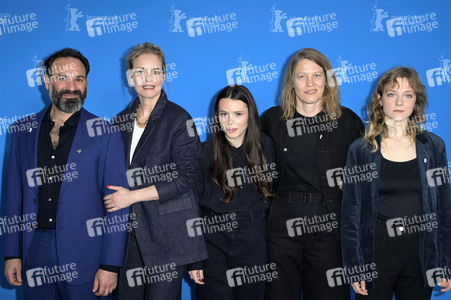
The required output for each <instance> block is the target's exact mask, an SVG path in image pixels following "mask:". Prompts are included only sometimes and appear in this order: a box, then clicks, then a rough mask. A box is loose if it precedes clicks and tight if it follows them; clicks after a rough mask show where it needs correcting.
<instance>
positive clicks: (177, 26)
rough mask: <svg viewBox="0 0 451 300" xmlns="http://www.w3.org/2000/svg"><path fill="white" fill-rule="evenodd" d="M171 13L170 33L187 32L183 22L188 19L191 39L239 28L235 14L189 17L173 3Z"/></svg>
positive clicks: (187, 24)
mask: <svg viewBox="0 0 451 300" xmlns="http://www.w3.org/2000/svg"><path fill="white" fill-rule="evenodd" d="M169 11H170V12H171V19H170V20H169V32H170V33H177V32H185V31H184V30H183V28H182V24H183V22H182V20H184V19H187V20H186V22H184V23H185V26H186V33H187V34H188V36H189V37H196V36H201V35H208V34H214V33H218V32H231V31H233V30H235V29H237V28H238V21H237V16H236V13H234V12H232V13H225V14H222V15H213V16H203V17H187V16H186V14H185V13H184V12H183V11H182V10H180V9H176V8H175V3H172V5H171V8H170V9H169Z"/></svg>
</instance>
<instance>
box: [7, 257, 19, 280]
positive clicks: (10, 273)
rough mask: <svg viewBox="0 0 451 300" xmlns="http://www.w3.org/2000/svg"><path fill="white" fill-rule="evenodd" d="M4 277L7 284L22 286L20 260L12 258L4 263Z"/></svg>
mask: <svg viewBox="0 0 451 300" xmlns="http://www.w3.org/2000/svg"><path fill="white" fill-rule="evenodd" d="M5 276H6V280H8V283H9V284H11V285H15V286H20V285H22V260H21V259H20V258H12V259H8V260H6V261H5Z"/></svg>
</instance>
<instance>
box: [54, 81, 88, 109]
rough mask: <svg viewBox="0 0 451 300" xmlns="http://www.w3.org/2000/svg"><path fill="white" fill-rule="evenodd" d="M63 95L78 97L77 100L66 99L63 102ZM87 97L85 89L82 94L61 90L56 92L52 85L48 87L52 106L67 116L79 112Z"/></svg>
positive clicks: (78, 91)
mask: <svg viewBox="0 0 451 300" xmlns="http://www.w3.org/2000/svg"><path fill="white" fill-rule="evenodd" d="M64 94H71V95H78V98H66V99H64V100H63V95H64ZM87 96H88V89H87V88H85V90H84V92H83V93H82V92H81V91H80V90H75V91H70V90H67V89H63V90H61V91H59V92H58V91H57V90H56V89H55V88H54V87H53V86H52V85H50V99H51V100H52V102H53V104H54V105H55V106H56V107H57V108H58V109H59V110H60V111H62V112H65V113H68V114H71V113H74V112H76V111H79V110H80V109H81V107H82V106H83V104H84V103H85V100H86V97H87Z"/></svg>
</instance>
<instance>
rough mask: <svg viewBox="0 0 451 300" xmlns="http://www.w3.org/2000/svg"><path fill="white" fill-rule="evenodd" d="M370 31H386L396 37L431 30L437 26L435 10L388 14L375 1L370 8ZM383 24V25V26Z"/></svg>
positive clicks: (390, 35)
mask: <svg viewBox="0 0 451 300" xmlns="http://www.w3.org/2000/svg"><path fill="white" fill-rule="evenodd" d="M371 10H372V11H373V16H372V18H371V20H370V23H371V26H370V32H382V31H386V32H387V34H388V36H389V37H396V36H400V35H405V34H412V33H417V32H431V31H432V30H434V29H437V28H438V21H437V14H436V13H435V12H430V13H425V14H418V15H404V16H399V15H391V16H390V15H389V14H388V12H387V11H386V10H385V9H383V8H378V4H377V2H376V3H375V4H374V5H373V8H372V9H371ZM384 25H385V27H384Z"/></svg>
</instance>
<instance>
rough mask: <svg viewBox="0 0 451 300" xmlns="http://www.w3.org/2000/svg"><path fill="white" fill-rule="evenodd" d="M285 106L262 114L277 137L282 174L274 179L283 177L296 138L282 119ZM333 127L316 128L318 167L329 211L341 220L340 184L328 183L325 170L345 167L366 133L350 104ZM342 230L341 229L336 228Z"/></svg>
mask: <svg viewBox="0 0 451 300" xmlns="http://www.w3.org/2000/svg"><path fill="white" fill-rule="evenodd" d="M282 115H283V112H282V108H281V107H280V106H275V107H272V108H270V109H268V110H267V111H266V112H265V113H264V114H263V115H262V116H261V124H262V130H263V132H264V133H266V134H267V135H269V136H270V137H271V138H272V139H273V141H274V147H275V151H276V165H277V170H278V172H279V174H280V176H278V178H279V180H277V182H275V189H276V190H277V187H278V183H279V182H280V180H282V178H283V175H284V169H285V165H286V163H285V161H284V156H285V155H284V153H285V152H287V151H290V149H291V144H292V142H293V139H292V138H290V132H289V131H288V128H289V126H287V120H285V119H282ZM288 122H289V121H288ZM335 122H336V123H335V124H334V126H333V128H331V130H322V131H317V132H315V133H312V134H316V136H317V157H318V167H319V171H320V175H321V187H322V190H323V195H324V198H325V200H326V205H327V208H328V211H329V213H335V214H336V215H337V216H338V221H340V216H341V194H342V193H341V190H340V189H339V187H338V186H332V187H331V186H329V183H328V180H327V174H326V172H327V171H328V170H331V169H335V168H343V167H344V166H345V164H346V155H347V153H348V148H349V145H351V143H352V142H353V141H355V140H356V139H357V138H359V137H360V136H361V135H362V134H363V130H364V126H363V123H362V120H360V118H359V117H358V116H357V115H356V114H355V113H354V112H353V111H352V110H350V109H349V108H346V107H342V115H341V116H340V118H339V119H338V120H336V121H335ZM336 232H338V233H339V231H336Z"/></svg>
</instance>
